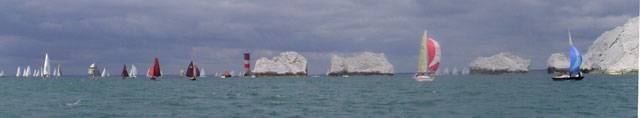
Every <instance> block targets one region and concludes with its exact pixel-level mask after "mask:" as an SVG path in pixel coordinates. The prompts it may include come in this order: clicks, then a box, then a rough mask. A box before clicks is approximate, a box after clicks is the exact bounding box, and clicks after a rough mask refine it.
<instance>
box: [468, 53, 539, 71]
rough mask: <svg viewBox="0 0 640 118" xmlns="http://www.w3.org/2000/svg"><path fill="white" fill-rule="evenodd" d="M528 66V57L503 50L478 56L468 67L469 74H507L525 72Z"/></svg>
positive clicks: (529, 63) (529, 64) (529, 61)
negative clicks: (487, 55) (485, 55)
mask: <svg viewBox="0 0 640 118" xmlns="http://www.w3.org/2000/svg"><path fill="white" fill-rule="evenodd" d="M530 66H531V60H530V59H524V58H522V57H518V56H515V55H512V54H511V53H506V52H503V53H499V54H497V55H493V56H491V57H478V58H476V59H475V60H473V62H471V64H470V67H469V68H470V74H507V73H527V72H529V67H530Z"/></svg>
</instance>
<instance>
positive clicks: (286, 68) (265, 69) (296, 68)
mask: <svg viewBox="0 0 640 118" xmlns="http://www.w3.org/2000/svg"><path fill="white" fill-rule="evenodd" d="M252 72H253V73H254V74H255V75H256V76H306V75H307V59H305V58H304V57H303V56H302V55H300V54H298V53H297V52H293V51H288V52H282V53H280V56H277V57H273V58H271V59H267V58H265V57H262V58H260V59H258V60H257V61H256V64H255V67H254V68H253V71H252Z"/></svg>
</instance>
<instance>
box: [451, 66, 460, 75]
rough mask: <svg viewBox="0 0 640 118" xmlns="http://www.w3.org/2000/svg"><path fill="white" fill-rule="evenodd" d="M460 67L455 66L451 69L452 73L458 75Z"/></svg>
mask: <svg viewBox="0 0 640 118" xmlns="http://www.w3.org/2000/svg"><path fill="white" fill-rule="evenodd" d="M458 74H459V73H458V68H457V67H453V70H452V71H451V75H458Z"/></svg>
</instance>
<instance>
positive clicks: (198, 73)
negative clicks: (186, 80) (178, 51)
mask: <svg viewBox="0 0 640 118" xmlns="http://www.w3.org/2000/svg"><path fill="white" fill-rule="evenodd" d="M195 67H196V76H197V77H200V68H198V66H195Z"/></svg>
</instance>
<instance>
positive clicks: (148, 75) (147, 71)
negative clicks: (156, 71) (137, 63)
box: [145, 68, 151, 77]
mask: <svg viewBox="0 0 640 118" xmlns="http://www.w3.org/2000/svg"><path fill="white" fill-rule="evenodd" d="M149 71H151V68H149V70H147V73H146V74H145V75H147V77H151V75H149Z"/></svg>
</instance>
